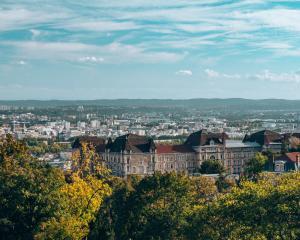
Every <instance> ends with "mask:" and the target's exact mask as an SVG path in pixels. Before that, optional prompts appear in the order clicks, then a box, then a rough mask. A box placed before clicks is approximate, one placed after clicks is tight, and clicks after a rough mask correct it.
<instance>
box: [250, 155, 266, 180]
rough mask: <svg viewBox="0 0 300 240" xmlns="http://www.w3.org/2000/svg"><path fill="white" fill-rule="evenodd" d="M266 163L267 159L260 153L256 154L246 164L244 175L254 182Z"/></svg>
mask: <svg viewBox="0 0 300 240" xmlns="http://www.w3.org/2000/svg"><path fill="white" fill-rule="evenodd" d="M267 163H268V157H267V156H265V155H263V154H262V153H256V155H255V157H254V158H252V159H250V161H249V162H247V163H246V169H245V173H246V175H247V177H248V178H250V179H253V180H256V179H257V176H258V174H259V173H261V172H262V171H263V170H264V169H265V167H266V165H267Z"/></svg>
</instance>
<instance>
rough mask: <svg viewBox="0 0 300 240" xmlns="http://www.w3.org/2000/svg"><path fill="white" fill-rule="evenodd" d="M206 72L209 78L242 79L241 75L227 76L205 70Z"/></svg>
mask: <svg viewBox="0 0 300 240" xmlns="http://www.w3.org/2000/svg"><path fill="white" fill-rule="evenodd" d="M204 72H205V73H206V75H207V77H209V78H226V79H240V78H241V75H240V74H226V73H220V72H217V71H215V70H212V69H205V70H204Z"/></svg>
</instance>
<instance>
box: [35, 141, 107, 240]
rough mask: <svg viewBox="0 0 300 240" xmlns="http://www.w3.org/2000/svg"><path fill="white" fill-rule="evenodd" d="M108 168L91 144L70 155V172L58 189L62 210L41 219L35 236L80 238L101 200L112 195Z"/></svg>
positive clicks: (84, 234) (93, 218) (85, 233)
mask: <svg viewBox="0 0 300 240" xmlns="http://www.w3.org/2000/svg"><path fill="white" fill-rule="evenodd" d="M108 174H109V171H108V170H107V169H106V168H105V167H104V166H103V165H102V162H100V161H99V158H98V155H97V153H96V152H95V150H94V148H93V147H92V146H89V145H88V144H83V145H82V147H81V149H80V151H77V152H75V154H74V156H73V172H72V173H71V174H70V175H69V176H68V177H67V181H68V184H65V185H64V186H62V187H61V188H60V190H59V194H60V198H61V202H63V204H64V205H63V206H64V208H63V211H62V213H61V214H60V215H58V217H56V218H52V219H50V220H49V221H46V222H43V223H42V224H41V226H40V232H39V234H37V235H36V239H78V240H80V239H83V238H85V237H86V236H87V235H88V234H89V230H90V229H89V226H90V224H92V222H93V221H94V220H95V217H96V214H97V213H98V211H99V208H100V206H101V204H102V203H103V201H104V199H105V198H106V197H107V196H109V195H110V194H111V188H110V186H109V184H108V181H109V180H110V179H108Z"/></svg>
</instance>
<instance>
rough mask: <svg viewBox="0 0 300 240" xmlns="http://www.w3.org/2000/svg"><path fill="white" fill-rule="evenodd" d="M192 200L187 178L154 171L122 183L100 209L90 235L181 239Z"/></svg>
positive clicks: (119, 237)
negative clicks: (154, 172)
mask: <svg viewBox="0 0 300 240" xmlns="http://www.w3.org/2000/svg"><path fill="white" fill-rule="evenodd" d="M191 202H193V193H192V189H191V184H190V180H189V178H188V177H186V176H183V175H176V174H174V173H169V174H165V175H161V174H158V173H156V174H154V175H153V176H149V177H146V178H144V179H142V180H141V181H140V182H138V183H137V184H136V185H134V186H127V185H126V184H125V185H123V186H121V187H120V188H118V189H117V190H116V191H115V192H114V194H113V195H112V197H111V198H110V200H109V201H108V202H107V203H106V206H105V207H104V208H103V209H101V210H100V214H99V216H98V218H97V219H98V222H97V226H95V228H94V231H93V232H92V234H91V239H181V238H182V230H183V227H184V226H185V225H186V224H188V223H187V222H186V216H187V215H188V214H189V212H190V206H191ZM103 220H104V221H103Z"/></svg>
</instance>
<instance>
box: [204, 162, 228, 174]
mask: <svg viewBox="0 0 300 240" xmlns="http://www.w3.org/2000/svg"><path fill="white" fill-rule="evenodd" d="M223 172H224V167H223V165H222V164H221V163H220V162H219V161H218V160H206V161H204V162H203V163H202V164H201V167H200V173H202V174H221V173H223Z"/></svg>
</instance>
